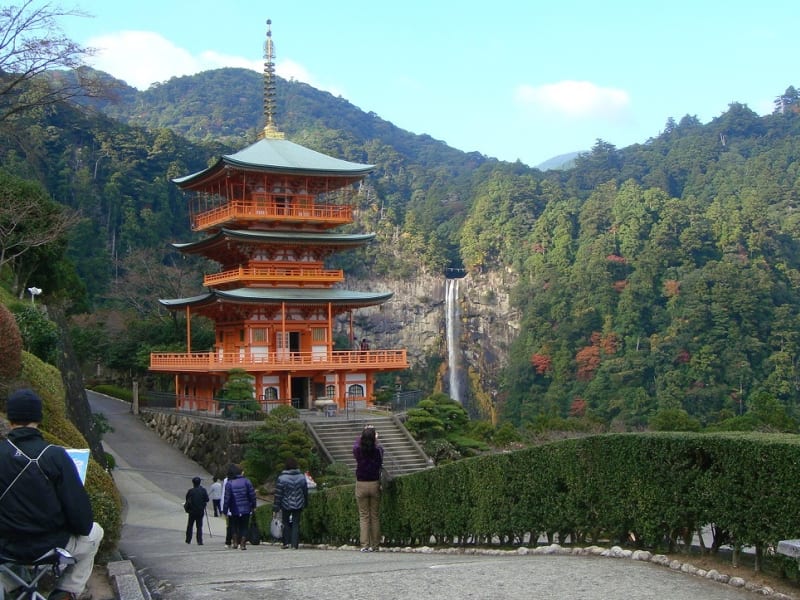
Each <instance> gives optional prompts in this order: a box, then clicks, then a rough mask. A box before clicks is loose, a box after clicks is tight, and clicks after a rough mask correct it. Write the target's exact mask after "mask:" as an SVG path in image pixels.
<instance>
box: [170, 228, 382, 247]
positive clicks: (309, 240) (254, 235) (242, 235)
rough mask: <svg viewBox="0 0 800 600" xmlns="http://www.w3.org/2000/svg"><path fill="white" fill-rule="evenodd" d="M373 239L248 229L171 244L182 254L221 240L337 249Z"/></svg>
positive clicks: (362, 235) (361, 235)
mask: <svg viewBox="0 0 800 600" xmlns="http://www.w3.org/2000/svg"><path fill="white" fill-rule="evenodd" d="M373 239H375V234H374V233H328V232H319V233H316V232H297V231H258V230H248V229H225V228H223V229H221V230H219V231H218V232H216V233H215V234H213V235H211V236H209V237H207V238H205V239H202V240H198V241H196V242H187V243H184V244H172V246H173V247H174V248H176V249H177V250H180V251H182V252H196V251H198V250H201V249H202V248H205V247H207V246H213V245H214V244H216V243H218V242H220V241H222V240H236V241H240V242H253V243H256V244H267V243H270V242H272V243H286V242H294V243H298V242H302V243H303V245H305V246H323V245H333V246H339V247H356V248H357V247H359V246H363V245H364V244H366V243H368V242H371V241H372V240H373Z"/></svg>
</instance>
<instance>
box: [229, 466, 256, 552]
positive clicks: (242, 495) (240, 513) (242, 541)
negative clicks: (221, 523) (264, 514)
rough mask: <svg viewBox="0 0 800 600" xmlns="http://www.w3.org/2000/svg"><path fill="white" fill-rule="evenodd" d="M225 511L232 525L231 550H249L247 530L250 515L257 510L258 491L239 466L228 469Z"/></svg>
mask: <svg viewBox="0 0 800 600" xmlns="http://www.w3.org/2000/svg"><path fill="white" fill-rule="evenodd" d="M225 510H226V511H227V513H228V515H229V517H228V518H229V519H230V524H231V533H232V535H231V549H232V550H236V549H237V548H241V549H242V550H246V549H247V528H248V525H249V524H250V514H251V513H253V512H255V510H256V489H255V488H254V487H253V484H252V483H251V482H250V480H249V479H248V478H247V477H245V476H244V475H243V474H242V469H241V467H239V465H235V464H231V465H230V466H229V467H228V483H227V485H226V486H225Z"/></svg>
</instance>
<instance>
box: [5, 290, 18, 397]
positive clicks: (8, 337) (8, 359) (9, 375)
mask: <svg viewBox="0 0 800 600" xmlns="http://www.w3.org/2000/svg"><path fill="white" fill-rule="evenodd" d="M0 356H2V357H3V360H0V383H2V384H3V385H6V386H7V385H9V384H11V383H12V382H13V380H14V378H15V377H16V376H17V375H18V374H19V370H20V368H21V366H22V334H20V331H19V327H18V326H17V321H16V319H14V315H13V314H12V313H11V311H10V310H8V308H6V306H5V305H4V304H0Z"/></svg>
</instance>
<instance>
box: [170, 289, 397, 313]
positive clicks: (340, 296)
mask: <svg viewBox="0 0 800 600" xmlns="http://www.w3.org/2000/svg"><path fill="white" fill-rule="evenodd" d="M392 295H393V294H392V292H382V293H373V292H354V291H350V290H343V289H339V288H325V289H298V288H239V289H236V290H216V289H214V290H209V291H208V292H207V293H205V294H200V295H199V296H192V297H190V298H174V299H171V300H166V299H162V300H159V302H161V304H163V305H164V306H166V307H167V308H172V309H175V308H185V307H187V306H204V305H207V304H212V303H214V302H217V301H223V302H232V303H247V304H250V303H253V304H280V303H283V302H285V303H287V304H327V303H328V302H330V303H332V304H335V305H348V306H353V307H364V306H375V305H377V304H383V303H384V302H386V301H387V300H389V298H391V297H392Z"/></svg>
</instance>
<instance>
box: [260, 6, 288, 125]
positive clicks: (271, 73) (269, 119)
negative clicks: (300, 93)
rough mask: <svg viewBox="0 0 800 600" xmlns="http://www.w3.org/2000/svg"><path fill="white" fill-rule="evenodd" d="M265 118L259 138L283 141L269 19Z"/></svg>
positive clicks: (265, 52) (273, 48)
mask: <svg viewBox="0 0 800 600" xmlns="http://www.w3.org/2000/svg"><path fill="white" fill-rule="evenodd" d="M264 117H265V119H266V124H265V125H264V131H262V132H261V134H260V135H259V136H258V137H259V138H273V139H283V138H284V135H283V133H282V132H280V131H278V128H277V127H276V126H275V120H274V119H275V46H274V45H273V43H272V20H271V19H267V41H266V42H264Z"/></svg>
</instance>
